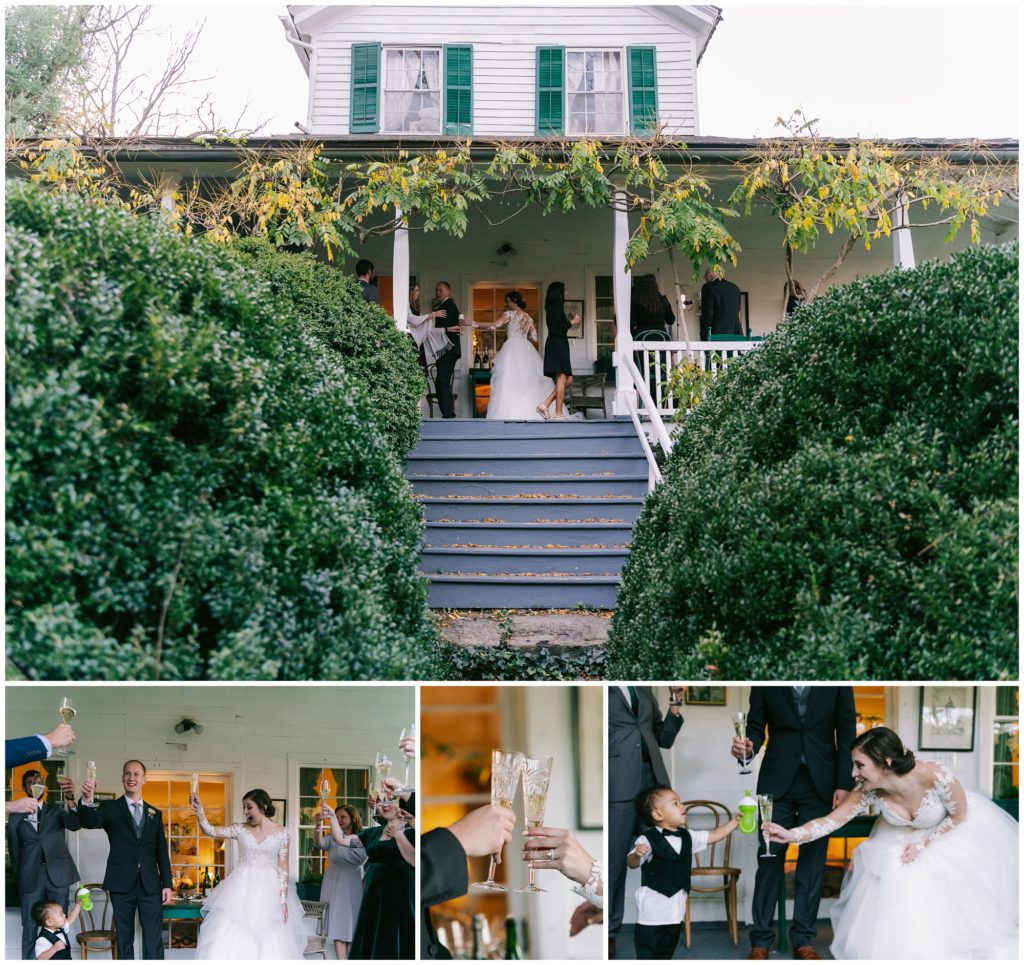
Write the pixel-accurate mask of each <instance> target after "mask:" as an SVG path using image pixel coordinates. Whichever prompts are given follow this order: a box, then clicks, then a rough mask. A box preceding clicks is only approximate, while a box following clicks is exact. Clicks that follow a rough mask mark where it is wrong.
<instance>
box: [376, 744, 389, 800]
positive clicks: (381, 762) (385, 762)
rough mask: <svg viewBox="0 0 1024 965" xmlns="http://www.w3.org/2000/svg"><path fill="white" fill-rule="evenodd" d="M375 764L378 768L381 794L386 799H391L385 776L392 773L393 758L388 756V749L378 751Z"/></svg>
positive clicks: (378, 782)
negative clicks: (385, 784) (385, 783)
mask: <svg viewBox="0 0 1024 965" xmlns="http://www.w3.org/2000/svg"><path fill="white" fill-rule="evenodd" d="M373 766H374V767H375V768H376V770H377V784H378V786H379V787H380V792H381V796H382V797H383V799H384V800H385V801H390V800H391V798H390V796H389V794H388V791H387V788H386V787H385V786H384V778H386V777H387V776H388V774H390V773H391V758H390V757H388V755H387V752H386V751H377V760H376V761H374V764H373Z"/></svg>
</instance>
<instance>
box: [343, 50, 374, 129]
mask: <svg viewBox="0 0 1024 965" xmlns="http://www.w3.org/2000/svg"><path fill="white" fill-rule="evenodd" d="M348 129H349V131H350V132H351V133H352V134H376V133H377V132H378V131H379V130H380V44H352V100H351V105H350V108H349V121H348Z"/></svg>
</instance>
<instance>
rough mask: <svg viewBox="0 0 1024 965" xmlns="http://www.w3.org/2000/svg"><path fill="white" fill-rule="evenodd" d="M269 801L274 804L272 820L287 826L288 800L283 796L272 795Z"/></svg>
mask: <svg viewBox="0 0 1024 965" xmlns="http://www.w3.org/2000/svg"><path fill="white" fill-rule="evenodd" d="M270 803H271V804H273V805H274V820H275V821H277V823H278V824H283V825H284V826H285V827H287V826H288V802H287V801H286V800H285V799H284V798H283V797H272V798H271V799H270Z"/></svg>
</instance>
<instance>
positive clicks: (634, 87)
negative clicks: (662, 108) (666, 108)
mask: <svg viewBox="0 0 1024 965" xmlns="http://www.w3.org/2000/svg"><path fill="white" fill-rule="evenodd" d="M626 52H627V55H628V57H629V127H630V130H631V131H632V132H633V133H634V134H653V133H654V132H655V131H656V130H657V128H658V71H657V68H656V66H655V62H654V48H653V47H627V48H626Z"/></svg>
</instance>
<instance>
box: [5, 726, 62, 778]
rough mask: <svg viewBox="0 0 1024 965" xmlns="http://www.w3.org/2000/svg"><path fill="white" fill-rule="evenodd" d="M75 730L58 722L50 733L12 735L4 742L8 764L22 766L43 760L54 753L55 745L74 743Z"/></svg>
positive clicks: (9, 765) (9, 766)
mask: <svg viewBox="0 0 1024 965" xmlns="http://www.w3.org/2000/svg"><path fill="white" fill-rule="evenodd" d="M74 740H75V732H74V731H73V730H72V729H71V725H70V724H58V725H57V726H56V727H55V728H54V729H53V730H51V731H50V733H49V734H34V735H33V736H31V737H12V738H11V739H10V740H7V741H5V742H4V756H5V759H6V766H7V767H8V768H11V767H21V765H22V764H31V763H32V762H33V761H43V760H46V758H47V757H49V756H50V755H52V754H53V750H54V748H55V747H67V746H68V745H69V744H72V743H74Z"/></svg>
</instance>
